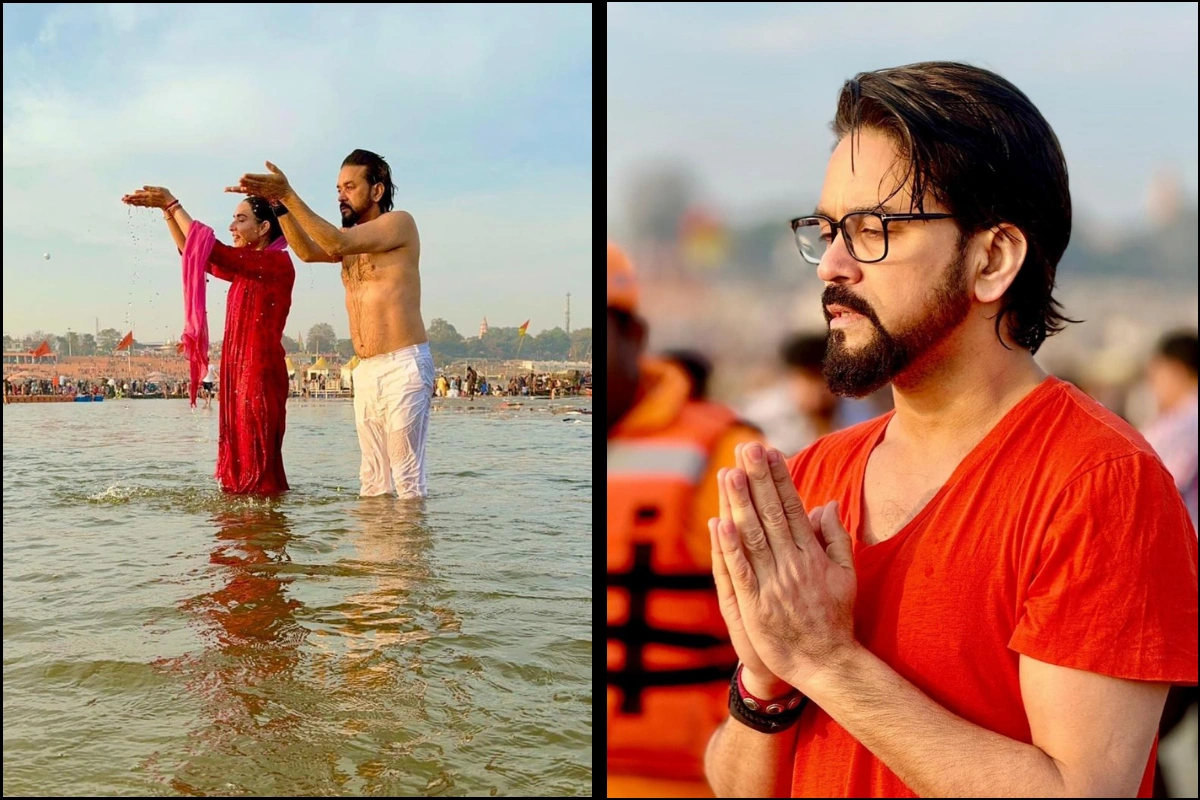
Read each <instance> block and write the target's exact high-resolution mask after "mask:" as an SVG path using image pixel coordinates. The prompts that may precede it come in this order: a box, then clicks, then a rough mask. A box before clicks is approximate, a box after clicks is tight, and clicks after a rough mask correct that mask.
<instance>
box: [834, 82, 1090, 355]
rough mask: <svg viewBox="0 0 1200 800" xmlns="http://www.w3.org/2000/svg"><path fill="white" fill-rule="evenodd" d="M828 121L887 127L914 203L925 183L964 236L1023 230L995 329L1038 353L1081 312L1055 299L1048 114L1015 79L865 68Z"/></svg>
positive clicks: (1059, 237) (1059, 155) (1067, 208)
mask: <svg viewBox="0 0 1200 800" xmlns="http://www.w3.org/2000/svg"><path fill="white" fill-rule="evenodd" d="M832 128H833V133H834V135H835V136H836V137H837V140H838V141H839V142H840V141H841V140H842V139H843V138H844V137H846V136H852V135H854V134H856V133H858V132H860V131H862V130H863V129H867V130H874V131H878V132H880V133H883V134H884V135H886V136H888V137H889V138H890V139H891V140H892V141H893V142H894V143H895V145H896V146H897V148H898V149H899V151H900V163H899V165H898V166H899V167H900V174H902V175H903V176H904V181H901V183H900V186H904V184H905V182H908V181H911V184H910V188H911V190H912V200H913V206H914V208H915V209H918V210H922V211H923V210H924V209H923V208H922V202H923V200H924V199H925V198H926V194H927V193H928V196H929V197H932V198H933V199H935V200H936V201H937V202H938V203H940V204H941V205H943V206H945V207H946V209H947V210H949V211H950V213H952V214H954V222H955V223H956V224H957V225H958V227H959V232H960V236H961V237H962V238H961V240H962V241H965V239H966V238H967V237H970V236H971V235H973V234H975V233H978V232H979V231H984V230H988V229H990V228H993V227H995V226H997V225H999V224H1001V223H1009V224H1011V225H1013V226H1015V227H1016V228H1018V229H1019V230H1020V231H1021V233H1023V234H1024V235H1025V241H1026V243H1027V245H1028V251H1027V253H1026V255H1025V262H1024V263H1023V264H1022V265H1021V269H1020V271H1019V272H1018V273H1017V277H1016V278H1015V279H1014V280H1013V283H1012V285H1011V286H1009V287H1008V291H1007V292H1005V294H1004V298H1003V300H1002V301H1001V310H1000V313H999V314H998V315H997V317H996V334H997V336H999V334H1000V325H1001V323H1002V322H1003V321H1007V324H1008V334H1009V336H1011V337H1012V339H1013V340H1014V341H1015V342H1016V343H1017V344H1018V345H1020V346H1021V347H1025V348H1028V349H1029V350H1030V351H1031V352H1034V353H1036V352H1037V350H1038V348H1039V347H1040V346H1041V344H1042V342H1044V341H1045V339H1046V337H1047V336H1050V335H1052V334H1055V333H1057V332H1059V331H1060V330H1062V329H1063V328H1064V327H1065V326H1066V323H1068V322H1077V321H1078V320H1073V319H1069V318H1068V317H1067V316H1066V315H1064V314H1063V309H1062V306H1060V305H1059V303H1058V301H1057V300H1055V299H1054V286H1055V274H1056V272H1057V268H1058V262H1059V259H1061V258H1062V255H1063V251H1065V250H1066V249H1067V242H1068V241H1069V240H1070V238H1071V192H1070V188H1069V186H1068V182H1067V162H1066V159H1065V157H1064V156H1063V152H1062V148H1061V147H1060V146H1059V143H1058V138H1057V137H1056V136H1055V135H1054V131H1053V130H1052V129H1051V128H1050V123H1048V122H1047V121H1046V119H1045V117H1043V116H1042V114H1041V112H1039V111H1038V109H1037V107H1036V106H1034V104H1033V102H1032V101H1031V100H1030V99H1029V98H1028V97H1026V96H1025V94H1024V93H1023V92H1022V91H1021V90H1020V89H1018V88H1017V87H1016V86H1014V85H1013V84H1012V83H1010V82H1009V81H1007V80H1005V79H1004V78H1002V77H1000V76H999V75H997V74H995V73H994V72H989V71H988V70H986V69H981V68H979V67H973V66H969V65H967V64H959V63H954V62H946V61H935V62H927V63H921V64H909V65H907V66H903V67H896V68H894V69H883V70H878V71H876V72H862V73H859V74H858V75H856V76H855V77H854V78H853V79H851V80H849V81H846V83H845V85H844V86H843V87H842V91H841V94H840V95H839V97H838V107H837V116H836V118H835V119H834V122H833V125H832ZM853 151H854V148H853V147H851V154H852V155H851V158H852V159H853ZM851 167H852V168H853V160H852V161H851ZM896 191H897V192H899V191H900V190H899V188H897V190H896ZM889 199H890V198H889ZM1003 341H1004V340H1003V338H1001V342H1003Z"/></svg>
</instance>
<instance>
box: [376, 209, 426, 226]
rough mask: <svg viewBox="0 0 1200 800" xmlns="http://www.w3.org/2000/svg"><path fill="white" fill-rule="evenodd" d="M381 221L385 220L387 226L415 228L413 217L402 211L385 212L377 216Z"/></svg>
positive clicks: (415, 223)
mask: <svg viewBox="0 0 1200 800" xmlns="http://www.w3.org/2000/svg"><path fill="white" fill-rule="evenodd" d="M379 218H380V219H382V220H387V221H388V224H389V225H396V226H402V227H405V228H415V227H417V221H416V220H415V219H413V215H412V214H410V213H409V212H407V211H405V210H403V209H397V210H395V211H385V212H384V213H383V214H381V215H380V216H379Z"/></svg>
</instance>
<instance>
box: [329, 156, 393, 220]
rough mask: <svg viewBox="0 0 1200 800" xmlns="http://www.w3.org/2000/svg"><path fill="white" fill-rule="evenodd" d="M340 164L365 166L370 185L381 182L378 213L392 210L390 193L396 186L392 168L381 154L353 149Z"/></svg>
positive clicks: (344, 165)
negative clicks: (393, 181) (381, 194)
mask: <svg viewBox="0 0 1200 800" xmlns="http://www.w3.org/2000/svg"><path fill="white" fill-rule="evenodd" d="M342 166H343V167H366V168H367V183H368V184H370V185H371V186H374V185H375V184H377V183H382V184H383V196H382V197H380V198H379V211H380V213H387V212H388V211H391V210H392V195H393V194H394V193H395V191H396V187H395V185H394V184H393V183H392V168H391V167H389V166H388V163H387V162H386V161H384V160H383V156H381V155H378V154H376V153H372V152H371V151H370V150H355V151H354V152H353V153H351V154H350V155H348V156H346V160H345V161H343V162H342Z"/></svg>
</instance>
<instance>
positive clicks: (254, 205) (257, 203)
mask: <svg viewBox="0 0 1200 800" xmlns="http://www.w3.org/2000/svg"><path fill="white" fill-rule="evenodd" d="M246 202H247V203H249V204H250V210H251V211H253V212H254V222H255V224H259V223H263V222H266V223H269V224H270V226H271V229H270V230H269V231H267V244H271V243H272V242H274V241H275V240H276V239H278V238H279V237H280V236H283V227H282V226H280V224H279V217H277V216H275V212H274V211H272V210H271V203H270V202H268V201H267V200H265V199H263V198H261V197H255V196H250V197H247V198H246Z"/></svg>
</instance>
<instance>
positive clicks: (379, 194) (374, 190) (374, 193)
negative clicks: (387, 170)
mask: <svg viewBox="0 0 1200 800" xmlns="http://www.w3.org/2000/svg"><path fill="white" fill-rule="evenodd" d="M371 199H372V200H373V201H375V202H376V203H378V202H379V201H380V200H382V199H383V184H382V183H376V184H372V186H371Z"/></svg>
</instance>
